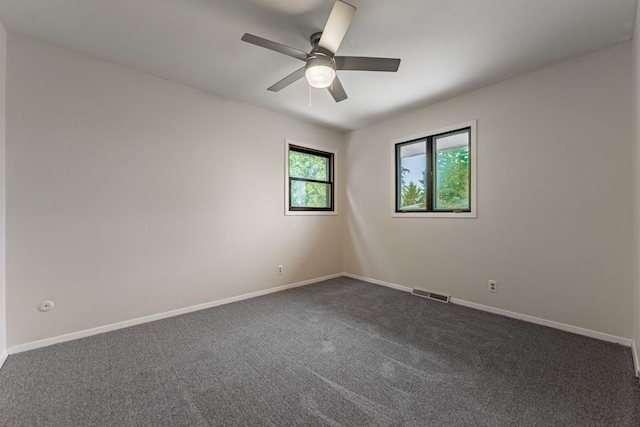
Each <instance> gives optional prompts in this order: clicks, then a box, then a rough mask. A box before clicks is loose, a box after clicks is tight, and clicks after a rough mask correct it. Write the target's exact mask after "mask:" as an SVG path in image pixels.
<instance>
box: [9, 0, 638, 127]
mask: <svg viewBox="0 0 640 427" xmlns="http://www.w3.org/2000/svg"><path fill="white" fill-rule="evenodd" d="M350 3H351V4H353V5H354V6H356V7H357V8H358V10H357V12H356V14H355V17H354V19H353V22H352V23H351V27H350V28H349V30H348V32H347V34H346V36H345V39H344V41H343V43H342V45H341V46H340V49H339V50H338V55H343V56H344V55H353V56H379V57H395V58H401V59H402V62H401V64H400V69H399V70H398V72H397V73H383V72H358V71H339V72H338V75H339V77H340V80H341V81H342V84H343V86H344V88H345V90H346V92H347V94H348V96H349V98H348V99H347V100H345V101H343V102H340V103H335V102H334V101H333V98H331V95H330V94H329V93H328V92H327V91H326V90H322V89H313V90H312V92H311V99H312V106H311V107H309V105H308V104H309V88H308V86H307V84H306V81H305V80H304V79H302V80H299V81H298V82H296V83H294V84H293V85H291V86H289V87H287V88H285V89H283V90H282V91H281V92H277V93H275V92H268V91H267V90H266V89H267V87H269V86H271V85H272V84H273V83H275V82H277V81H278V80H280V79H281V78H283V77H284V76H286V75H288V74H289V73H291V72H292V71H294V70H296V69H297V68H299V67H300V66H301V65H303V64H302V62H300V61H298V60H296V59H294V58H291V57H288V56H285V55H282V54H279V53H277V52H273V51H270V50H267V49H263V48H260V47H257V46H254V45H251V44H248V43H245V42H242V41H241V40H240V37H242V35H243V34H244V33H245V32H248V33H251V34H254V35H257V36H260V37H264V38H267V39H270V40H273V41H276V42H279V43H283V44H286V45H289V46H292V47H295V48H298V49H300V50H304V51H309V50H310V48H311V46H310V44H309V36H310V35H311V34H312V33H314V32H316V31H320V30H322V28H323V27H324V24H325V22H326V20H327V17H328V16H329V12H330V11H331V8H332V6H333V0H0V20H1V21H2V22H3V24H4V26H5V28H6V29H7V31H9V32H11V33H15V34H20V35H24V36H27V37H31V38H34V39H38V40H43V41H46V42H49V43H52V44H55V45H58V46H61V47H64V48H67V49H70V50H73V51H76V52H80V53H83V54H86V55H90V56H93V57H96V58H100V59H103V60H105V61H109V62H112V63H115V64H120V65H123V66H126V67H130V68H133V69H137V70H140V71H143V72H146V73H149V74H153V75H156V76H159V77H162V78H165V79H168V80H171V81H174V82H178V83H182V84H185V85H187V86H191V87H194V88H199V89H202V90H205V91H208V92H211V93H214V94H218V95H221V96H224V97H227V98H231V99H235V100H238V101H240V102H244V103H247V104H252V105H255V106H258V107H262V108H265V109H268V110H273V111H277V112H280V113H284V114H287V115H291V116H295V117H299V118H302V119H304V120H308V121H311V122H314V123H318V124H321V125H323V126H327V127H331V128H335V129H339V130H350V129H356V128H358V127H361V126H364V125H367V124H370V123H373V122H375V121H378V120H380V119H382V118H385V117H388V116H391V115H394V114H397V113H398V112H402V111H407V110H410V109H412V108H415V107H417V106H421V105H426V104H429V103H432V102H435V101H438V100H442V99H445V98H448V97H451V96H453V95H456V94H460V93H463V92H466V91H469V90H473V89H476V88H479V87H482V86H486V85H488V84H491V83H495V82H498V81H500V80H504V79H506V78H509V77H513V76H516V75H520V74H523V73H526V72H529V71H532V70H535V69H538V68H541V67H544V66H546V65H549V64H553V63H556V62H560V61H562V60H564V59H567V58H570V57H573V56H577V55H582V54H584V53H587V52H591V51H594V50H597V49H601V48H603V47H606V46H610V45H613V44H615V43H617V42H620V41H624V40H628V39H630V38H631V36H632V33H633V22H634V15H635V5H636V0H394V1H389V0H351V1H350Z"/></svg>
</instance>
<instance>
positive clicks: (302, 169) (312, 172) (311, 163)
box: [289, 150, 330, 182]
mask: <svg viewBox="0 0 640 427" xmlns="http://www.w3.org/2000/svg"><path fill="white" fill-rule="evenodd" d="M329 167H330V165H329V159H328V158H327V157H323V156H315V155H313V154H308V153H301V152H299V151H294V150H289V176H290V177H291V178H303V179H313V180H315V181H326V182H329V180H330V177H329Z"/></svg>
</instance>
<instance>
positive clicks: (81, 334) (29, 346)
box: [0, 273, 342, 360]
mask: <svg viewBox="0 0 640 427" xmlns="http://www.w3.org/2000/svg"><path fill="white" fill-rule="evenodd" d="M341 276H342V273H340V274H332V275H329V276H324V277H318V278H315V279H310V280H305V281H302V282H297V283H291V284H289V285H284V286H278V287H276V288H270V289H265V290H262V291H256V292H251V293H248V294H244V295H238V296H235V297H231V298H225V299H221V300H217V301H211V302H207V303H204V304H198V305H193V306H190V307H185V308H179V309H177V310H171V311H167V312H164V313H158V314H153V315H150V316H144V317H139V318H137V319H132V320H126V321H124V322H118V323H112V324H110V325H104V326H99V327H97V328H92V329H85V330H83V331H78V332H72V333H70V334H65V335H59V336H56V337H52V338H46V339H43V340H38V341H33V342H28V343H25V344H18V345H15V346H12V347H10V348H8V349H7V351H5V353H8V354H16V353H21V352H23V351H29V350H35V349H37V348H41V347H47V346H50V345H53V344H59V343H62V342H66V341H72V340H77V339H79V338H86V337H89V336H92V335H97V334H102V333H104V332H111V331H115V330H117V329H123V328H128V327H130V326H136V325H140V324H143V323H148V322H153V321H155V320H161V319H166V318H168V317H173V316H179V315H181V314H186V313H191V312H194V311H199V310H205V309H207V308H212V307H217V306H219V305H224V304H230V303H232V302H236V301H242V300H245V299H249V298H255V297H259V296H263V295H268V294H272V293H275V292H280V291H284V290H286V289H292V288H297V287H300V286H306V285H310V284H313V283H317V282H322V281H323V280H329V279H335V278H336V277H341ZM0 360H1V359H0Z"/></svg>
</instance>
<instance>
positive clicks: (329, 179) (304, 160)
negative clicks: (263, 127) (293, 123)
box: [286, 141, 335, 215]
mask: <svg viewBox="0 0 640 427" xmlns="http://www.w3.org/2000/svg"><path fill="white" fill-rule="evenodd" d="M333 176H334V153H333V152H331V151H329V150H326V151H325V150H324V149H317V148H315V147H310V146H308V145H300V144H298V143H292V142H290V141H287V197H286V203H287V207H286V211H287V213H288V214H291V213H294V214H295V213H299V214H305V213H306V214H319V215H321V214H323V213H324V214H334V213H335V206H334V188H333Z"/></svg>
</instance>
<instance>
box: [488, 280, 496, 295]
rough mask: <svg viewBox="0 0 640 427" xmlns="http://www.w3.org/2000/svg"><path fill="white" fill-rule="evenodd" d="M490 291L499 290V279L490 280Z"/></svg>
mask: <svg viewBox="0 0 640 427" xmlns="http://www.w3.org/2000/svg"><path fill="white" fill-rule="evenodd" d="M489 292H498V281H497V280H489Z"/></svg>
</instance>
